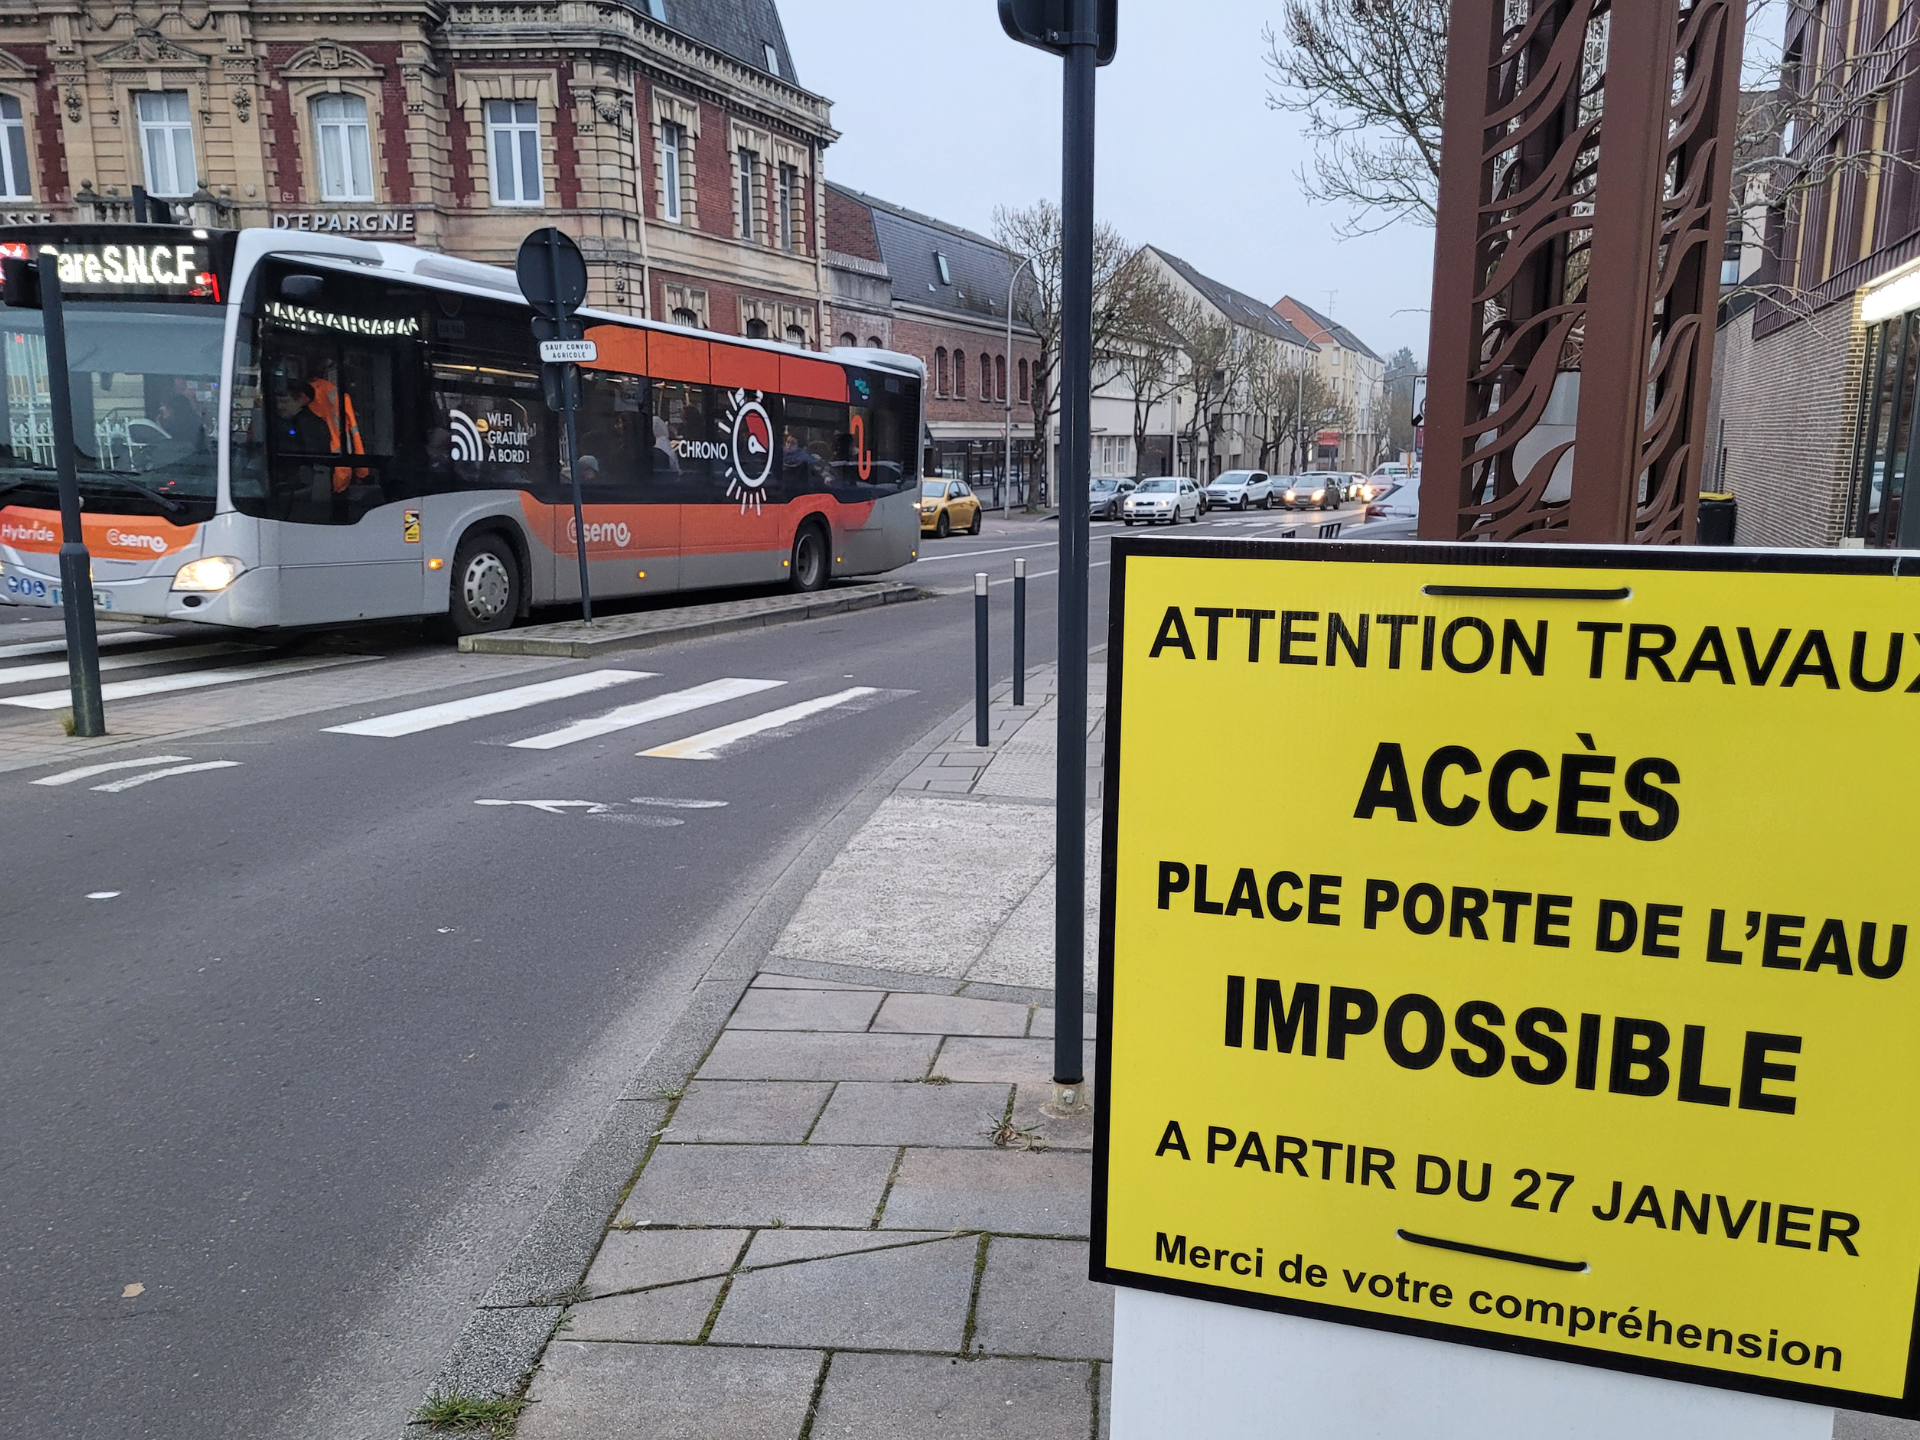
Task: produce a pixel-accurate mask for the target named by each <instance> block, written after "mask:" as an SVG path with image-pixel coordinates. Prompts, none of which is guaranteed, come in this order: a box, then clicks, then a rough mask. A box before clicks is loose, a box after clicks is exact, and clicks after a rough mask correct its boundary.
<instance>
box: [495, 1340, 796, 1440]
mask: <svg viewBox="0 0 1920 1440" xmlns="http://www.w3.org/2000/svg"><path fill="white" fill-rule="evenodd" d="M820 1361H821V1356H820V1355H819V1354H817V1353H815V1352H813V1351H808V1350H734V1349H725V1348H721V1347H718V1346H709V1345H606V1344H595V1343H592V1342H590V1341H581V1340H559V1341H555V1342H554V1343H553V1344H552V1345H550V1346H548V1347H547V1354H546V1359H545V1361H544V1362H543V1363H542V1365H541V1367H540V1373H539V1374H538V1375H536V1376H535V1377H534V1381H533V1388H532V1389H531V1390H530V1391H529V1392H528V1399H530V1400H532V1401H533V1404H531V1405H529V1406H528V1407H527V1411H526V1413H525V1414H524V1415H522V1416H521V1417H520V1425H519V1429H518V1431H517V1434H518V1437H519V1440H580V1437H582V1436H588V1435H590V1436H592V1437H593V1440H795V1437H796V1436H798V1435H799V1433H800V1427H801V1425H803V1424H804V1423H805V1422H806V1416H807V1406H808V1404H809V1403H810V1402H811V1401H812V1399H813V1385H814V1381H815V1379H816V1378H817V1377H818V1375H819V1373H820Z"/></svg>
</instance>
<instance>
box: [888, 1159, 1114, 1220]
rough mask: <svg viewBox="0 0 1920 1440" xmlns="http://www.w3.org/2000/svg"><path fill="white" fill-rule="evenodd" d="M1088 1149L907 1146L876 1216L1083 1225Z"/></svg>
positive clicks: (1089, 1175)
mask: <svg viewBox="0 0 1920 1440" xmlns="http://www.w3.org/2000/svg"><path fill="white" fill-rule="evenodd" d="M1092 1184H1093V1168H1092V1156H1090V1155H1077V1154H1072V1153H1069V1152H1066V1151H1057V1150H1041V1151H1033V1150H909V1151H907V1152H906V1154H905V1156H904V1157H903V1158H902V1159H901V1162H900V1173H899V1175H898V1176H897V1177H896V1178H895V1180H894V1182H893V1190H892V1192H891V1193H890V1194H889V1195H888V1196H887V1208H886V1212H885V1214H883V1215H882V1216H881V1219H880V1223H881V1225H882V1226H883V1227H885V1228H893V1227H895V1226H897V1227H899V1228H901V1229H903V1230H904V1229H913V1230H954V1229H963V1228H964V1229H969V1230H993V1231H997V1232H1001V1233H1007V1234H1019V1235H1082V1236H1084V1235H1085V1234H1086V1233H1087V1224H1088V1197H1089V1193H1090V1191H1091V1188H1092Z"/></svg>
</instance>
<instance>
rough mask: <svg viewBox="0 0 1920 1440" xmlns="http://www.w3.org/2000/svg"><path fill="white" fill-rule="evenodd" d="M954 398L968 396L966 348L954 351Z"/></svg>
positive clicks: (958, 398)
mask: <svg viewBox="0 0 1920 1440" xmlns="http://www.w3.org/2000/svg"><path fill="white" fill-rule="evenodd" d="M953 398H954V399H956V400H964V399H966V398H967V352H966V351H964V350H956V351H954V352H953Z"/></svg>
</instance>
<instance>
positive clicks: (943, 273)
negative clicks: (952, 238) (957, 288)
mask: <svg viewBox="0 0 1920 1440" xmlns="http://www.w3.org/2000/svg"><path fill="white" fill-rule="evenodd" d="M933 263H934V265H935V267H937V268H938V269H939V271H940V283H941V284H942V285H951V284H952V283H953V271H952V270H951V269H950V268H949V267H948V265H947V257H946V256H945V255H943V254H941V253H940V252H939V251H938V250H936V251H934V252H933Z"/></svg>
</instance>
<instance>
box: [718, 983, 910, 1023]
mask: <svg viewBox="0 0 1920 1440" xmlns="http://www.w3.org/2000/svg"><path fill="white" fill-rule="evenodd" d="M885 998H886V997H885V996H883V995H879V994H875V993H873V992H872V991H863V990H824V989H823V990H748V991H747V993H746V994H745V995H742V996H741V997H740V1005H739V1008H738V1009H736V1010H735V1011H734V1012H733V1018H732V1019H730V1020H728V1021H727V1028H728V1029H729V1030H864V1029H866V1028H867V1026H868V1025H870V1024H871V1023H872V1022H873V1012H874V1011H876V1010H878V1009H879V1008H880V1002H881V1001H882V1000H883V999H885Z"/></svg>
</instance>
